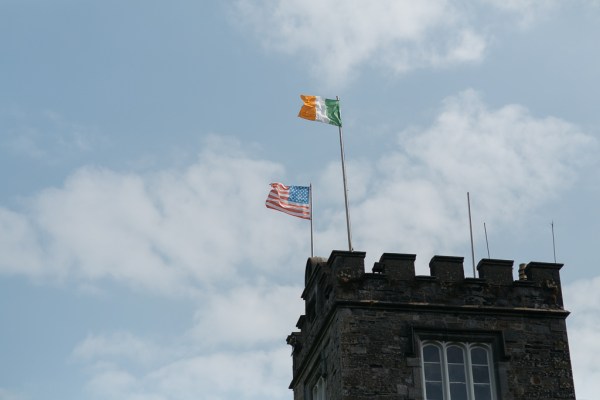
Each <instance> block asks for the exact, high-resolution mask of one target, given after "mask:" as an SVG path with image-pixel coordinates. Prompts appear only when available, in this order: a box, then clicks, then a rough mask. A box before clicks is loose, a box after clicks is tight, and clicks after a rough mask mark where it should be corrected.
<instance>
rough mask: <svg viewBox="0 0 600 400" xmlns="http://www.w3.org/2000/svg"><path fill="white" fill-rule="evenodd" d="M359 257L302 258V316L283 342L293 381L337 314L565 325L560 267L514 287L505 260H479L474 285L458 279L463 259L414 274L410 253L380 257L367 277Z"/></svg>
mask: <svg viewBox="0 0 600 400" xmlns="http://www.w3.org/2000/svg"><path fill="white" fill-rule="evenodd" d="M365 255H366V253H364V252H358V251H353V252H349V251H337V250H336V251H333V252H332V253H331V255H330V256H329V258H327V259H326V258H321V257H312V258H309V259H308V261H307V263H306V273H305V288H304V291H303V293H302V298H303V299H304V301H305V305H306V308H305V313H304V315H302V316H301V317H300V319H299V320H298V323H297V328H298V329H299V331H297V332H293V333H292V334H291V335H290V336H288V344H290V345H292V347H293V354H294V374H295V376H300V374H299V373H300V372H301V371H300V369H301V368H303V367H302V366H303V365H304V364H306V363H305V362H304V360H308V359H315V357H317V358H318V354H316V353H315V352H318V351H319V350H318V349H319V348H322V345H319V343H318V342H319V341H320V340H322V338H323V337H324V335H323V332H325V331H326V330H327V329H328V326H329V325H330V324H331V323H337V322H336V321H335V318H338V317H334V315H335V312H336V310H340V309H353V310H356V309H364V310H367V312H368V310H372V311H373V312H375V313H377V312H380V311H381V312H387V311H394V312H406V315H413V314H415V315H418V314H421V315H427V314H428V313H429V314H432V315H433V314H435V313H437V314H440V313H452V314H453V315H456V316H458V317H457V318H459V319H460V318H462V317H460V316H461V315H464V316H465V317H464V318H467V316H468V317H469V318H471V317H472V316H477V315H479V317H475V318H478V321H479V320H481V321H483V320H484V319H485V318H490V317H489V316H494V318H496V317H502V316H506V318H517V319H518V318H539V317H543V318H551V319H552V318H555V317H556V318H557V319H558V320H562V321H564V319H565V318H566V316H567V315H568V312H567V311H565V310H564V308H563V298H562V289H561V283H560V274H559V271H560V269H561V267H562V266H563V265H562V264H552V263H541V262H530V263H528V264H527V265H526V266H524V267H523V268H522V269H523V271H521V272H522V273H521V274H520V275H522V278H520V279H517V280H515V279H514V278H513V264H514V262H513V261H512V260H496V259H482V260H481V261H479V263H478V265H477V273H478V277H476V278H473V277H468V276H466V274H465V270H464V265H463V264H464V258H463V257H449V256H439V255H436V256H434V257H433V258H432V259H431V261H430V262H429V270H430V274H429V275H416V273H415V259H416V255H414V254H396V253H384V254H383V255H382V256H381V258H380V259H379V261H378V262H376V263H375V264H374V265H373V267H372V269H371V271H370V272H366V271H365V265H364V260H365ZM338 314H339V312H338ZM340 321H341V320H340ZM478 323H480V324H483V322H478ZM481 326H483V325H481ZM447 328H448V329H451V328H452V326H451V325H450V324H448V326H447Z"/></svg>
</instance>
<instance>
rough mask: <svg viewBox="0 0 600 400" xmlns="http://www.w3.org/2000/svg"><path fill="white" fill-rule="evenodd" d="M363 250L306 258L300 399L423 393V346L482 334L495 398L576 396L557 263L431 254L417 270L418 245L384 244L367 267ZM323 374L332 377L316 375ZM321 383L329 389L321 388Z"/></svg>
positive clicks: (298, 342) (298, 350)
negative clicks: (519, 273) (470, 263)
mask: <svg viewBox="0 0 600 400" xmlns="http://www.w3.org/2000/svg"><path fill="white" fill-rule="evenodd" d="M364 258H365V253H364V252H356V251H355V252H347V251H333V252H332V253H331V255H330V256H329V258H327V259H325V258H319V257H313V258H310V259H308V261H307V264H306V273H305V288H304V291H303V293H302V298H303V299H304V301H305V306H306V309H305V314H304V315H302V316H300V318H299V320H298V323H297V328H298V331H295V332H292V333H291V334H290V335H289V336H288V343H289V344H290V345H291V346H292V348H293V379H292V382H291V384H290V388H291V389H293V391H294V400H320V399H318V398H315V396H317V397H318V396H319V394H318V393H317V391H315V389H314V388H317V387H318V388H319V389H320V390H324V393H323V395H324V396H325V397H324V398H326V399H327V400H342V399H343V400H362V399H365V400H366V399H381V400H384V399H385V400H388V399H389V400H391V399H394V400H400V399H424V395H425V390H424V386H425V379H424V372H423V360H422V359H421V358H422V355H421V346H422V345H423V343H425V342H427V341H430V342H431V341H434V342H437V343H482V344H484V345H485V346H487V347H486V348H489V349H490V351H491V353H490V354H491V355H492V357H493V360H492V362H491V364H490V368H491V370H492V371H493V377H492V383H491V384H492V388H493V396H494V397H493V398H495V399H496V400H501V399H502V400H510V399H523V400H525V399H574V398H575V394H574V388H573V378H572V372H571V362H570V355H569V347H568V338H567V330H566V323H565V320H566V318H567V316H568V314H569V313H568V311H566V310H564V308H563V298H562V290H561V283H560V274H559V271H560V269H561V267H562V264H550V263H539V262H531V263H529V264H527V265H526V266H525V267H524V274H523V279H518V280H514V279H513V261H510V260H493V259H484V260H481V261H480V262H479V264H478V266H477V271H478V276H479V277H478V278H466V277H465V273H464V268H463V258H462V257H448V256H434V257H433V258H432V259H431V262H430V264H429V267H430V275H427V276H418V275H415V266H414V261H415V258H416V256H415V255H413V254H393V253H385V254H383V255H382V256H381V258H380V260H379V261H378V262H376V263H375V265H374V266H373V269H372V272H365V268H364ZM317 382H326V384H325V385H323V384H322V383H320V384H318V385H317ZM323 388H324V389H323Z"/></svg>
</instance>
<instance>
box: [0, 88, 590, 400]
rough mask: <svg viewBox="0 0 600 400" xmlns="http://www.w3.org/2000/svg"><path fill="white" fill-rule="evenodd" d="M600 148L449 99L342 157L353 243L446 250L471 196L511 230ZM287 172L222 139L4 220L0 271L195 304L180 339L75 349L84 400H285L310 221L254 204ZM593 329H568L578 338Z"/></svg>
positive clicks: (89, 182)
mask: <svg viewBox="0 0 600 400" xmlns="http://www.w3.org/2000/svg"><path fill="white" fill-rule="evenodd" d="M596 146H597V144H596V141H595V140H594V139H592V138H591V137H590V136H589V135H586V134H585V133H584V132H582V131H581V130H580V129H579V128H578V127H577V126H575V125H573V124H571V123H569V122H566V121H563V120H560V119H557V118H553V117H545V116H543V117H538V116H535V115H532V113H531V112H529V111H528V110H527V109H526V108H524V107H522V106H520V105H516V104H509V105H505V106H503V107H499V108H491V107H489V106H488V105H487V104H485V102H484V101H483V99H482V98H481V96H480V95H479V94H478V93H477V92H475V91H472V90H467V91H465V92H462V93H459V94H457V95H455V96H452V97H449V98H447V99H446V100H445V101H444V102H443V103H442V105H441V108H440V111H439V113H438V115H437V116H436V117H435V118H434V120H432V122H431V123H430V124H429V125H428V126H425V127H415V128H412V129H409V130H405V131H403V132H400V133H399V135H398V142H397V143H396V145H395V147H394V145H391V146H390V149H389V150H388V151H387V152H386V153H384V154H382V155H381V157H379V158H378V159H375V160H349V169H350V171H349V172H350V173H349V176H350V177H354V178H351V179H350V181H349V185H350V190H351V193H352V194H353V195H354V197H352V198H351V200H352V203H351V206H352V212H353V214H352V215H353V225H354V227H355V235H356V236H355V247H356V249H357V250H365V251H367V252H368V254H369V255H370V256H371V257H378V256H379V255H380V254H381V253H382V252H411V253H413V252H416V253H417V254H419V257H427V256H431V255H433V254H435V253H438V254H450V253H451V252H453V251H454V250H455V249H457V248H458V247H459V246H461V245H462V244H464V242H465V241H466V239H465V238H464V237H463V238H461V237H460V235H453V234H450V233H449V232H453V231H454V229H455V227H456V226H457V224H462V221H464V219H465V213H466V210H465V207H464V197H465V193H466V192H467V191H473V192H476V193H477V197H478V198H480V199H482V201H481V203H480V205H479V212H480V213H482V214H485V215H487V216H489V219H488V220H489V221H490V222H495V223H496V224H498V225H499V226H507V225H509V224H514V223H516V222H518V221H519V220H520V219H522V218H523V217H524V215H526V213H527V212H528V211H531V210H534V209H535V208H536V207H539V206H540V205H542V204H544V203H545V202H546V201H548V199H549V198H552V197H553V196H560V195H561V194H563V193H565V191H567V190H568V188H569V185H570V184H571V182H573V181H574V180H575V179H576V178H577V175H578V172H579V171H580V170H581V169H582V168H584V167H585V166H586V165H588V163H589V162H590V161H589V158H590V155H591V154H592V152H593V151H594V148H595V147H596ZM334 171H337V172H335V173H334ZM284 174H285V171H284V168H283V166H281V165H279V164H276V163H273V162H270V161H266V160H259V159H255V158H253V157H250V156H249V155H248V154H247V153H246V152H245V151H244V150H243V146H242V144H241V143H240V142H237V141H235V140H227V139H222V138H217V137H213V138H211V139H210V140H208V141H207V142H205V144H204V148H203V150H202V152H201V153H200V155H199V157H198V159H197V161H196V162H194V163H192V164H190V165H188V166H187V167H184V168H181V169H171V170H164V171H159V172H154V173H149V174H139V173H135V174H134V173H122V172H118V171H112V170H107V169H102V168H91V167H89V168H83V169H81V170H79V171H78V172H77V173H75V174H73V175H72V176H70V177H69V178H68V179H67V181H66V182H65V184H64V185H63V186H62V187H59V188H51V189H47V190H44V191H42V192H40V193H39V194H38V195H36V196H34V197H33V198H32V199H30V201H29V202H28V203H27V204H25V205H24V206H23V209H22V210H20V211H15V210H8V209H5V208H2V209H0V273H5V274H21V275H26V276H29V277H31V278H32V279H36V280H38V281H42V282H43V281H44V280H52V281H55V280H63V281H69V282H73V283H75V284H81V285H84V286H85V285H94V284H99V283H101V282H103V281H104V280H107V279H111V280H114V281H115V282H117V283H120V284H122V285H125V286H127V287H131V288H135V289H137V290H144V291H148V292H150V293H155V294H159V295H166V296H181V295H189V296H190V301H195V302H196V304H198V306H197V309H196V312H195V314H194V315H190V317H189V318H190V322H189V327H188V328H187V329H186V330H185V332H182V333H181V335H180V336H179V337H178V338H176V339H172V340H170V339H164V338H163V339H157V338H152V339H148V338H140V337H138V336H136V335H134V334H133V333H128V332H115V333H95V334H94V333H92V334H90V335H89V336H88V337H86V338H83V339H82V341H81V343H80V344H79V345H78V346H76V348H75V349H74V351H73V357H74V359H75V360H76V361H77V362H79V363H81V364H83V365H84V366H85V367H86V368H85V370H86V371H87V373H88V374H89V375H88V377H89V379H88V385H87V390H88V391H89V394H90V398H108V397H109V398H113V399H128V400H129V399H166V398H169V399H188V398H192V397H194V398H196V397H197V396H198V394H199V393H201V394H202V395H203V398H207V399H210V398H214V399H219V398H224V397H225V396H236V397H244V398H248V399H253V398H257V399H258V398H261V399H274V398H281V397H282V396H286V395H289V393H288V392H287V389H286V387H287V384H288V383H289V379H290V373H291V366H290V359H289V349H287V348H286V347H285V345H283V343H282V340H283V338H284V337H285V335H286V334H287V333H289V331H290V330H292V329H293V328H292V327H293V325H294V322H295V319H296V318H297V316H298V314H300V313H301V312H302V310H301V308H302V302H301V301H300V299H299V297H298V296H299V295H300V293H301V288H300V287H299V286H297V285H294V283H293V282H297V277H298V276H302V274H303V265H302V263H301V262H300V263H299V262H298V260H303V259H304V258H305V257H306V254H307V253H308V243H307V240H306V235H305V234H304V231H305V230H306V223H305V222H306V221H301V220H297V219H294V218H291V217H285V216H282V215H280V214H278V213H273V212H272V211H270V210H267V209H266V208H265V207H264V199H265V197H266V194H267V192H268V183H269V182H271V181H272V180H273V179H279V178H281V177H282V176H284ZM317 178H318V179H317V180H316V183H315V187H318V188H319V190H321V194H320V197H321V198H322V199H323V200H324V201H323V203H322V207H323V209H321V210H320V213H319V215H320V220H319V223H318V224H317V226H318V229H317V232H316V237H317V238H318V247H319V249H320V250H319V251H320V253H319V251H318V254H321V255H328V253H329V251H330V250H331V249H336V248H341V249H344V248H345V246H346V244H345V233H344V230H345V225H344V214H343V211H342V210H343V209H341V208H340V207H338V205H337V204H335V205H334V204H333V200H331V199H334V198H339V193H341V189H340V187H339V186H340V179H339V165H338V164H337V163H336V164H335V165H333V164H332V165H331V166H329V167H328V168H326V169H325V171H323V172H322V173H320V175H319V176H318V177H317ZM353 179H354V180H353ZM353 187H356V188H357V190H353ZM294 224H298V225H294ZM296 227H302V229H295V228H296ZM300 231H302V232H301V233H299V232H300ZM282 232H286V234H282ZM367 268H368V266H367ZM282 271H285V272H282ZM421 272H423V271H421ZM290 276H296V279H290V278H289V277H290ZM590 291H591V289H590ZM577 307H583V306H582V305H581V304H578V305H577ZM228 310H235V312H228ZM248 316H252V317H251V319H248ZM257 321H258V323H257ZM579 328H581V329H579ZM595 328H596V327H595V326H584V325H578V328H577V331H576V332H572V334H573V335H574V337H580V336H578V335H581V338H582V342H583V341H584V339H585V338H587V337H588V336H586V335H588V334H589V333H590V332H592V331H593V330H594V329H595ZM242 331H243V334H239V332H242ZM577 351H578V350H577V349H575V351H574V355H575V357H579V356H577V354H579V353H578V352H577ZM575 365H578V366H579V367H578V368H585V366H586V365H587V364H586V361H585V360H584V359H583V361H577V362H576V363H575ZM582 365H583V366H584V367H581V366H582ZM577 373H581V376H584V377H585V376H589V374H587V373H586V372H585V370H584V371H581V370H578V371H577ZM593 373H594V372H593ZM232 381H237V384H236V385H234V386H232V385H230V382H232Z"/></svg>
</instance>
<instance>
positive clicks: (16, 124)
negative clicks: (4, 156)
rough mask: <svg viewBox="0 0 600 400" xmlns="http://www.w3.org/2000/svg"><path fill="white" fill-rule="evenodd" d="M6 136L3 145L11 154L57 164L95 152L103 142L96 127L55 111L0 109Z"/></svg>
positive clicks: (0, 118)
mask: <svg viewBox="0 0 600 400" xmlns="http://www.w3.org/2000/svg"><path fill="white" fill-rule="evenodd" d="M0 125H1V126H2V127H3V135H2V138H1V139H0V144H1V145H2V147H3V148H4V149H5V151H9V152H10V153H11V155H15V156H19V157H28V158H31V159H36V160H42V161H44V162H46V163H51V164H52V163H57V162H59V161H60V160H61V159H62V158H64V157H65V156H66V155H77V154H80V153H87V152H89V151H91V150H92V149H93V148H94V146H96V145H98V144H100V143H102V141H103V138H102V135H101V134H100V133H99V132H98V130H97V129H96V128H94V127H89V126H84V125H82V124H79V123H77V122H74V121H69V120H68V119H67V118H65V117H64V116H62V115H60V114H58V113H57V112H55V111H52V110H45V111H41V112H38V113H31V112H29V113H25V112H23V111H21V110H19V109H17V108H12V109H5V110H0Z"/></svg>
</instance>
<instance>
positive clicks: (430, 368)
mask: <svg viewBox="0 0 600 400" xmlns="http://www.w3.org/2000/svg"><path fill="white" fill-rule="evenodd" d="M424 367H425V380H426V381H428V382H429V381H435V382H441V381H442V368H441V366H440V364H434V363H426V364H425V366H424Z"/></svg>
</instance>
